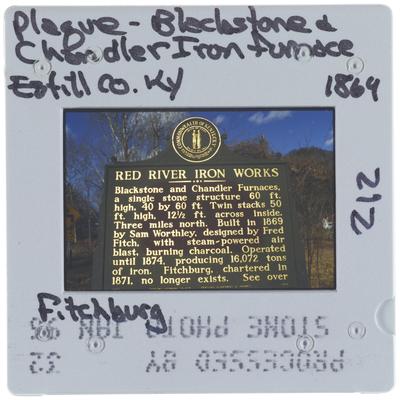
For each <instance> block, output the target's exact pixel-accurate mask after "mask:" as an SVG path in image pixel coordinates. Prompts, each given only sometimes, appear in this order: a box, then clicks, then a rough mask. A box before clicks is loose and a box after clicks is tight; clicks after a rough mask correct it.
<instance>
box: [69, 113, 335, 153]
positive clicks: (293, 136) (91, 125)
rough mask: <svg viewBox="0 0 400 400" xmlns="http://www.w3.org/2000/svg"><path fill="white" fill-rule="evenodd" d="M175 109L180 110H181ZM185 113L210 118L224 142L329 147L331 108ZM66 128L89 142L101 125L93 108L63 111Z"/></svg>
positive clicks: (278, 147) (288, 148)
mask: <svg viewBox="0 0 400 400" xmlns="http://www.w3.org/2000/svg"><path fill="white" fill-rule="evenodd" d="M179 112H182V111H181V110H180V111H179ZM187 114H188V116H199V117H204V118H207V119H209V120H211V121H213V122H214V123H215V124H216V125H217V127H218V128H219V130H220V132H221V133H226V134H227V142H228V143H237V142H240V141H242V140H249V139H252V138H254V137H257V136H260V135H264V136H265V137H266V138H267V139H268V141H269V143H270V146H271V148H272V149H273V150H274V151H276V152H280V153H282V154H287V153H288V152H290V151H291V150H294V149H298V148H302V147H319V148H321V149H324V150H328V151H332V150H333V118H334V117H333V110H327V109H301V110H300V109H296V110H291V109H287V110H284V109H280V110H267V109H266V110H251V109H246V110H236V111H225V110H216V111H203V110H200V111H193V110H190V111H189V112H187ZM66 126H67V132H68V133H70V134H73V135H74V137H75V139H76V140H77V141H78V142H86V143H93V142H95V141H96V135H98V134H99V131H100V130H101V128H103V127H101V126H99V125H98V122H96V119H95V118H93V112H90V111H88V112H73V111H69V112H67V113H66Z"/></svg>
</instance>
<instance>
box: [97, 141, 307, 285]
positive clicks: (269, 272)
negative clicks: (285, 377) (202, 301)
mask: <svg viewBox="0 0 400 400" xmlns="http://www.w3.org/2000/svg"><path fill="white" fill-rule="evenodd" d="M195 140H198V139H197V138H195ZM195 144H196V142H195ZM288 179H289V177H288V167H287V164H286V163H279V162H265V161H257V160H245V159H242V158H240V157H237V156H236V155H234V154H233V153H231V152H229V151H228V150H227V149H226V148H224V147H223V146H222V148H221V149H220V151H219V152H218V155H217V156H216V157H214V158H213V159H211V160H207V161H206V162H203V163H194V162H190V161H185V160H183V159H182V157H178V155H177V154H176V151H175V152H174V151H173V150H172V149H170V150H168V151H166V152H165V153H164V154H162V155H160V156H159V157H157V158H156V159H153V160H149V161H144V162H135V163H116V164H112V165H108V166H107V167H106V172H105V197H104V204H103V226H102V229H101V231H102V233H101V236H102V237H101V239H100V242H99V246H98V251H97V257H96V259H95V263H94V268H95V271H96V272H97V274H96V275H97V279H95V287H94V288H93V289H95V290H96V289H97V290H179V289H304V288H307V286H308V283H307V275H306V268H305V262H304V248H303V245H302V244H301V242H300V239H299V233H298V230H297V224H296V213H295V210H294V208H293V204H292V200H291V196H290V194H289V185H288Z"/></svg>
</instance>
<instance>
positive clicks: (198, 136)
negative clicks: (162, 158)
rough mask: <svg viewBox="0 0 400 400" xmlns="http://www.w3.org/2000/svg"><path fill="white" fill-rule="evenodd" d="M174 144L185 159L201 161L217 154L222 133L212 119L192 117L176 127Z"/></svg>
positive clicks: (177, 151) (173, 137) (195, 161)
mask: <svg viewBox="0 0 400 400" xmlns="http://www.w3.org/2000/svg"><path fill="white" fill-rule="evenodd" d="M172 146H173V148H174V150H175V152H176V153H177V154H178V155H179V157H181V158H183V159H184V160H186V161H189V162H192V163H201V162H204V161H207V160H210V159H211V158H213V157H214V156H215V155H216V154H217V152H218V150H219V148H220V146H221V135H220V133H219V131H218V128H217V127H216V126H215V125H214V124H213V123H212V122H211V121H209V120H207V119H205V118H201V117H191V118H187V119H185V120H183V121H182V122H180V123H179V124H178V125H177V126H176V127H175V129H174V132H173V133H172Z"/></svg>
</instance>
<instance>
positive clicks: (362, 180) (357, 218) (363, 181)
mask: <svg viewBox="0 0 400 400" xmlns="http://www.w3.org/2000/svg"><path fill="white" fill-rule="evenodd" d="M380 180H381V177H380V169H379V168H376V169H375V176H374V179H373V180H372V179H369V178H368V177H367V176H366V175H365V174H364V172H359V173H358V174H357V178H356V182H357V187H358V189H359V190H362V189H364V186H367V187H370V188H376V187H377V186H378V185H379V183H380ZM381 198H382V196H381V195H380V194H378V193H374V194H373V195H372V196H359V197H357V199H356V201H357V202H360V203H375V202H376V201H379V200H380V199H381ZM350 223H351V229H353V231H354V232H355V233H356V235H361V233H362V231H361V230H360V228H359V227H358V224H361V225H362V226H363V227H364V228H365V229H371V228H372V227H373V225H374V223H375V207H370V208H369V217H368V219H366V218H364V217H363V216H362V215H361V214H360V213H359V211H358V210H353V211H352V212H351V215H350Z"/></svg>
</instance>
